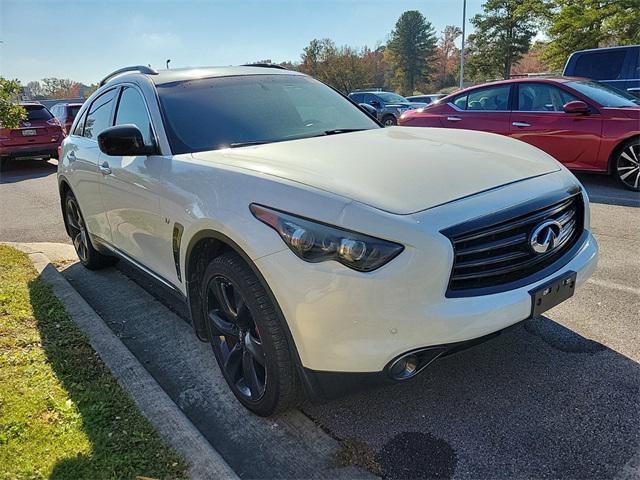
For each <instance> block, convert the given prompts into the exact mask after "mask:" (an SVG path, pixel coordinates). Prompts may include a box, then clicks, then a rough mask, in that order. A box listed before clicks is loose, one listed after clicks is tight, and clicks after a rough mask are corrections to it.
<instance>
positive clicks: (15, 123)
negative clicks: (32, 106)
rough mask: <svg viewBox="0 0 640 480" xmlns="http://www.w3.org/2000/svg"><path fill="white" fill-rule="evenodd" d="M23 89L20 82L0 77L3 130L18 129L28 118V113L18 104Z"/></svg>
mask: <svg viewBox="0 0 640 480" xmlns="http://www.w3.org/2000/svg"><path fill="white" fill-rule="evenodd" d="M21 93H22V87H20V82H18V80H7V79H6V78H3V77H0V126H1V127H2V128H18V127H19V126H20V122H21V121H22V120H24V119H25V118H27V111H26V110H25V109H24V107H22V106H20V105H19V104H18V103H17V100H18V97H19V95H20V94H21Z"/></svg>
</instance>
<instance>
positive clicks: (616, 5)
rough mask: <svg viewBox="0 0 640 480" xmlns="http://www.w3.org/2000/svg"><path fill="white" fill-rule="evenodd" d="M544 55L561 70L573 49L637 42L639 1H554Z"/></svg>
mask: <svg viewBox="0 0 640 480" xmlns="http://www.w3.org/2000/svg"><path fill="white" fill-rule="evenodd" d="M552 4H553V6H554V8H552V12H551V16H550V26H549V29H548V32H547V35H548V36H549V38H550V42H549V46H548V47H547V48H546V49H545V52H544V58H545V59H546V60H547V61H548V62H549V63H550V64H551V66H552V67H554V68H556V69H562V67H563V66H564V64H565V62H566V61H567V59H568V58H569V55H570V54H571V53H572V52H575V51H576V50H584V49H587V48H598V47H608V46H614V45H633V44H638V43H640V0H580V1H579V2H578V1H574V0H554V1H553V2H552Z"/></svg>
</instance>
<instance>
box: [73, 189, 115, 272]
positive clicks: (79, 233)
mask: <svg viewBox="0 0 640 480" xmlns="http://www.w3.org/2000/svg"><path fill="white" fill-rule="evenodd" d="M64 214H65V218H66V221H67V228H68V230H69V236H70V237H71V241H72V242H73V247H74V248H75V250H76V254H77V255H78V258H79V259H80V262H81V263H82V265H84V266H85V267H87V268H88V269H90V270H98V269H100V268H104V267H107V266H109V265H113V264H114V263H115V262H116V261H117V259H116V258H115V257H111V256H107V255H103V254H101V253H100V252H98V251H97V250H96V249H95V248H93V245H92V244H91V238H89V233H88V232H87V227H86V224H85V222H84V218H83V217H82V212H80V206H79V205H78V200H77V199H76V197H75V195H74V194H73V193H71V192H70V191H69V192H67V194H66V195H65V201H64Z"/></svg>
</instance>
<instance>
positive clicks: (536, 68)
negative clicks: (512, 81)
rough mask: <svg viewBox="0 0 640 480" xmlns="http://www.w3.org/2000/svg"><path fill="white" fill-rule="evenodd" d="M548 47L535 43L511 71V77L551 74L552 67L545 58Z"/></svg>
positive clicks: (542, 43)
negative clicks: (529, 74)
mask: <svg viewBox="0 0 640 480" xmlns="http://www.w3.org/2000/svg"><path fill="white" fill-rule="evenodd" d="M547 47H548V44H547V43H544V42H535V43H534V44H533V45H532V46H531V48H530V49H529V51H528V52H527V53H525V54H524V55H523V56H522V58H521V59H520V61H519V62H518V63H516V64H515V65H514V66H513V68H512V69H511V75H526V74H527V73H544V72H549V70H550V68H551V67H550V66H549V63H548V62H546V61H545V59H544V57H543V55H544V52H545V49H546V48H547Z"/></svg>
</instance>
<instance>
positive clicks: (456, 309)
mask: <svg viewBox="0 0 640 480" xmlns="http://www.w3.org/2000/svg"><path fill="white" fill-rule="evenodd" d="M580 241H581V245H580V247H579V248H578V250H577V252H574V253H573V256H572V257H571V258H569V259H566V263H565V264H564V266H563V267H562V268H560V269H559V270H557V271H555V272H553V274H551V275H549V276H548V277H545V278H543V279H540V280H538V281H537V282H535V283H531V284H528V285H525V286H523V287H521V288H518V289H514V290H509V291H505V292H500V293H496V294H492V295H483V296H476V297H462V298H446V297H445V296H444V294H443V293H444V292H441V293H442V294H441V293H440V292H438V293H436V292H435V291H434V289H433V288H431V290H430V286H432V284H431V283H430V282H432V281H433V279H430V277H429V274H430V273H432V274H433V276H434V277H436V278H437V277H438V269H436V270H435V271H430V270H429V269H425V267H424V266H425V265H429V264H428V263H425V262H426V261H425V260H424V257H423V255H425V254H424V253H423V254H420V253H419V252H413V253H412V252H406V254H403V255H401V256H399V257H398V258H397V259H395V260H394V261H393V262H391V263H389V264H388V265H386V266H385V267H383V268H381V269H380V270H379V271H376V272H373V274H369V275H362V274H359V273H357V272H354V271H352V270H349V269H347V268H346V267H343V266H342V265H339V264H336V263H335V262H325V263H318V264H309V263H306V262H303V261H302V260H300V259H299V258H298V257H296V256H295V255H294V254H293V253H291V252H290V251H289V250H283V251H281V252H278V253H274V254H272V255H268V256H265V257H262V258H260V259H257V260H256V266H257V267H258V269H259V270H260V271H261V272H262V274H263V276H264V277H265V280H266V281H267V283H268V284H269V286H270V287H271V289H272V291H273V293H274V295H275V297H276V299H277V301H278V303H279V305H280V308H281V309H282V312H283V314H284V316H285V318H286V320H287V323H288V326H289V329H290V331H291V334H292V337H293V340H294V341H295V344H296V348H297V351H298V354H299V357H300V360H301V363H302V366H303V367H304V368H305V369H307V370H311V371H316V372H317V371H323V372H369V373H372V372H381V371H383V370H384V368H385V366H387V365H388V364H389V362H390V361H391V360H393V359H394V358H396V357H397V356H398V355H401V354H402V353H405V352H407V351H409V350H413V349H417V348H420V347H425V346H432V345H446V344H454V343H458V342H465V341H468V340H472V339H476V338H479V337H483V336H485V335H489V334H491V333H494V332H497V331H500V330H502V329H504V328H506V327H509V326H510V325H513V324H515V323H518V322H520V321H522V320H524V319H526V318H528V317H529V316H530V312H531V296H530V294H529V291H530V290H531V289H533V288H536V287H537V286H539V285H542V284H544V283H545V282H547V281H549V280H550V279H552V278H555V277H557V276H560V275H562V274H563V273H566V272H569V271H575V272H577V285H580V284H582V283H584V282H585V281H586V280H587V278H588V277H589V276H590V275H591V274H592V273H593V271H594V270H595V268H596V264H597V253H598V245H597V242H596V240H595V238H594V237H593V236H592V235H591V233H590V232H589V231H588V230H586V231H585V234H584V235H583V237H582V238H581V240H580ZM446 260H448V261H446ZM442 264H443V265H448V267H445V268H448V269H449V270H447V275H448V273H449V271H450V259H443V260H442ZM283 279H285V280H284V281H283ZM286 279H291V281H286ZM421 279H422V280H421Z"/></svg>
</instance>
